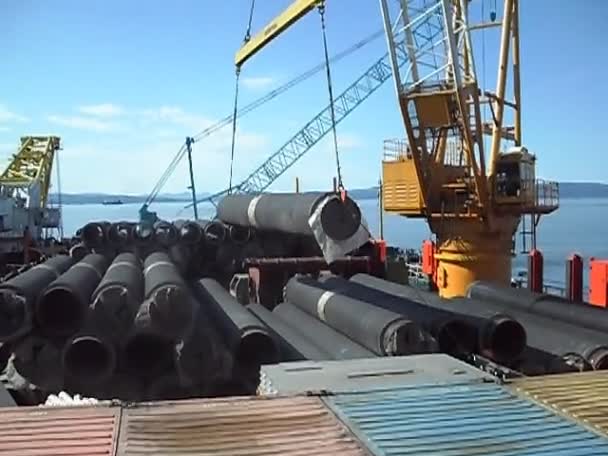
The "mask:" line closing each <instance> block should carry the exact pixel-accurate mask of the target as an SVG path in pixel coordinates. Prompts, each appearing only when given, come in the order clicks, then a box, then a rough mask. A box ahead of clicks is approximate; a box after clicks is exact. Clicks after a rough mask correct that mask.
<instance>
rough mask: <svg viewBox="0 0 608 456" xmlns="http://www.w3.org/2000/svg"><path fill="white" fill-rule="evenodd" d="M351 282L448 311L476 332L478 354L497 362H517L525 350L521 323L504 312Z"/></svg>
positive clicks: (372, 281) (360, 278) (363, 280)
mask: <svg viewBox="0 0 608 456" xmlns="http://www.w3.org/2000/svg"><path fill="white" fill-rule="evenodd" d="M350 280H351V281H352V282H355V283H359V284H361V285H365V286H371V287H374V288H380V289H382V290H383V291H384V292H386V293H389V294H392V295H395V296H398V297H401V298H406V299H410V300H412V301H414V302H417V303H419V304H421V305H424V306H427V307H431V308H435V309H439V310H443V311H448V312H451V313H453V314H455V315H456V317H457V318H459V319H462V320H465V321H466V322H467V323H469V324H470V325H473V326H475V327H476V328H477V330H478V334H479V350H480V351H481V352H482V354H485V355H487V356H488V357H489V358H492V359H493V360H495V361H498V362H505V361H511V360H514V359H516V358H518V357H519V356H520V355H521V354H522V352H523V351H524V349H525V347H526V331H525V329H524V327H523V326H522V325H521V323H520V322H518V321H516V320H514V319H513V318H512V317H511V316H509V315H508V314H506V313H505V312H502V311H499V310H496V309H490V308H487V307H486V306H484V303H481V302H479V301H474V300H470V299H462V298H454V299H449V300H448V299H443V298H440V297H439V296H438V295H436V294H433V293H430V292H428V291H423V290H419V289H417V288H414V287H409V286H404V285H399V284H396V283H392V282H388V281H385V280H382V279H378V278H376V277H373V276H370V275H368V274H356V275H354V276H353V277H351V279H350Z"/></svg>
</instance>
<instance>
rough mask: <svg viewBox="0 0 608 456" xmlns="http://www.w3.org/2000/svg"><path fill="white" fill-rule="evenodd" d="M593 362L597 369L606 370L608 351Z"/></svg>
mask: <svg viewBox="0 0 608 456" xmlns="http://www.w3.org/2000/svg"><path fill="white" fill-rule="evenodd" d="M594 361H595V362H594V363H593V368H594V369H595V370H606V369H608V353H604V354H602V355H600V356H599V357H598V358H597V359H596V360H594Z"/></svg>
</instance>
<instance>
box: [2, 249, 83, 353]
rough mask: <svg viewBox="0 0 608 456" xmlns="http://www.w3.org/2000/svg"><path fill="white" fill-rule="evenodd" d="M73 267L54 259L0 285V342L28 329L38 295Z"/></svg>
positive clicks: (67, 261) (66, 260)
mask: <svg viewBox="0 0 608 456" xmlns="http://www.w3.org/2000/svg"><path fill="white" fill-rule="evenodd" d="M72 264H74V260H73V259H72V258H71V257H69V256H67V255H57V256H55V257H52V258H49V259H48V260H46V261H45V262H44V263H40V264H38V265H36V266H34V267H33V268H31V269H28V270H27V271H25V272H23V273H21V274H19V275H17V276H15V277H13V278H12V279H10V280H8V281H6V282H3V283H1V284H0V314H1V315H2V318H0V342H6V341H8V340H12V339H15V338H17V337H19V336H22V335H24V334H26V333H27V332H28V331H29V330H30V329H31V327H32V319H33V313H34V307H35V304H36V301H37V300H38V298H39V296H40V294H41V293H42V292H43V290H44V289H45V288H46V287H47V286H48V285H49V284H50V283H51V282H52V281H53V280H55V279H57V278H58V277H59V276H61V274H63V273H64V272H65V271H67V270H68V268H69V267H70V266H72Z"/></svg>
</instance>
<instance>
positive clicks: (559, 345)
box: [455, 299, 608, 370]
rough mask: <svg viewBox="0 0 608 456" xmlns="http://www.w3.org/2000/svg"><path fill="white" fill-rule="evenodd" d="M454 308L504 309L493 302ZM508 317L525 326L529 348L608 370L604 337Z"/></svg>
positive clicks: (544, 320)
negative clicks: (578, 360) (577, 359)
mask: <svg viewBox="0 0 608 456" xmlns="http://www.w3.org/2000/svg"><path fill="white" fill-rule="evenodd" d="M459 301H462V304H461V303H457V304H455V305H458V306H461V305H462V307H463V309H464V310H465V311H466V310H467V306H468V304H469V303H480V304H479V305H482V306H484V307H486V308H487V309H489V310H490V311H494V312H500V311H501V310H503V309H504V306H503V305H500V304H499V303H495V302H492V301H479V300H473V299H459ZM507 310H508V312H509V314H511V315H512V316H513V317H514V318H517V320H518V321H519V322H520V323H521V324H522V325H523V327H524V328H525V330H526V333H527V335H528V342H527V343H528V346H530V347H532V348H533V349H536V350H539V351H541V352H545V353H548V354H550V355H553V356H554V357H558V358H563V359H568V358H572V357H573V356H576V355H580V356H581V357H583V358H584V359H585V360H586V361H587V362H588V363H589V364H590V365H591V366H592V367H593V368H594V369H596V370H605V369H608V337H606V335H605V333H603V332H599V331H594V330H592V329H587V328H584V327H580V326H576V325H573V324H568V323H564V322H562V321H560V320H555V319H552V318H548V317H543V316H540V315H536V314H531V313H528V312H525V311H523V310H520V309H514V308H509V309H507Z"/></svg>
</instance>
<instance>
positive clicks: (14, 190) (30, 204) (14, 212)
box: [0, 136, 62, 238]
mask: <svg viewBox="0 0 608 456" xmlns="http://www.w3.org/2000/svg"><path fill="white" fill-rule="evenodd" d="M60 143H61V140H60V138H58V137H57V136H24V137H22V138H21V140H20V145H19V149H18V151H17V153H16V154H14V155H13V157H12V158H11V161H10V163H9V165H8V166H7V168H6V169H5V170H4V172H3V173H2V174H1V175H0V203H1V207H2V211H1V212H2V213H1V214H0V219H1V227H0V228H1V231H2V232H3V236H4V237H7V236H9V237H15V238H17V237H20V236H22V234H23V230H24V229H25V227H26V226H27V227H29V230H30V233H31V234H32V236H33V237H34V238H39V237H40V235H41V232H42V229H43V228H57V229H59V233H60V236H61V235H62V232H61V212H60V211H61V209H60V208H49V207H47V206H48V203H49V191H50V185H51V172H52V170H53V162H54V159H55V155H56V153H57V150H59V148H60Z"/></svg>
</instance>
